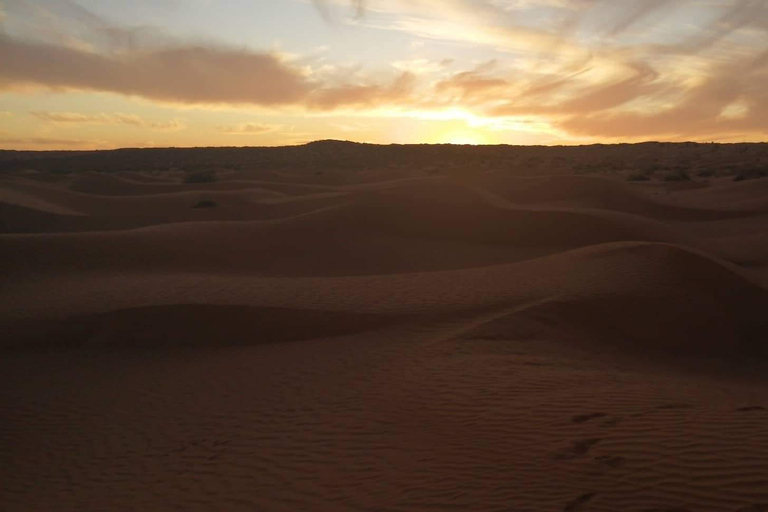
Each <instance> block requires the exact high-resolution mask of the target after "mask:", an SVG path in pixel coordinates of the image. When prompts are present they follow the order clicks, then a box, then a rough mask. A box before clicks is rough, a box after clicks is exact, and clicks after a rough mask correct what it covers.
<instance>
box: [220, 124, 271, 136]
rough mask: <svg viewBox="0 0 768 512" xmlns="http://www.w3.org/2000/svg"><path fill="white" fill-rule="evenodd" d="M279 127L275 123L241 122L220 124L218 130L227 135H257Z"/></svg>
mask: <svg viewBox="0 0 768 512" xmlns="http://www.w3.org/2000/svg"><path fill="white" fill-rule="evenodd" d="M280 128H281V126H277V125H268V124H258V123H241V124H238V125H235V126H220V127H219V131H220V132H222V133H226V134H229V135H257V134H262V133H269V132H273V131H276V130H279V129H280Z"/></svg>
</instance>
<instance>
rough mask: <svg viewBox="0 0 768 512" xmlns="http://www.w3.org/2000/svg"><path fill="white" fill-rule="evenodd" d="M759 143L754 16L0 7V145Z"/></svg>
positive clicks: (765, 33)
mask: <svg viewBox="0 0 768 512" xmlns="http://www.w3.org/2000/svg"><path fill="white" fill-rule="evenodd" d="M320 139H342V140H352V141H357V142H371V143H383V144H388V143H456V144H525V145H528V144H544V145H559V144H591V143H618V142H639V141H649V140H655V141H683V140H691V141H706V142H709V141H718V142H736V141H765V140H768V0H367V1H366V0H132V1H130V2H126V1H125V0H0V149H34V150H43V149H109V148H117V147H168V146H176V147H187V146H275V145H292V144H303V143H305V142H309V141H312V140H320Z"/></svg>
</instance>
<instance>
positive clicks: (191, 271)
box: [0, 143, 768, 512]
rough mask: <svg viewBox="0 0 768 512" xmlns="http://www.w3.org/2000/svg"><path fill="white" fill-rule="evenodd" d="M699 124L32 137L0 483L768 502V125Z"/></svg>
mask: <svg viewBox="0 0 768 512" xmlns="http://www.w3.org/2000/svg"><path fill="white" fill-rule="evenodd" d="M329 144H330V143H329ZM322 148H325V146H321V149H322ZM717 148H718V149H715V147H714V146H708V145H701V146H696V147H695V148H694V147H690V146H686V145H664V146H663V147H655V146H654V147H649V146H645V145H638V146H627V147H623V148H620V149H615V148H612V147H610V146H606V147H604V148H600V147H597V148H593V149H591V150H589V151H590V152H588V153H585V152H576V153H568V154H567V155H566V156H562V155H561V154H560V153H558V151H565V150H556V149H546V148H542V149H538V150H536V151H537V153H536V155H535V156H534V157H528V156H526V157H516V156H515V155H516V153H515V151H517V150H515V149H514V148H497V149H495V150H494V151H496V152H497V153H498V154H499V155H502V157H499V158H490V157H489V158H485V157H483V158H485V159H478V158H474V157H473V158H468V159H467V160H466V161H465V160H455V159H454V158H453V157H451V158H450V159H448V160H447V161H446V160H445V159H443V160H440V159H439V158H438V157H434V158H433V157H431V156H430V155H433V154H438V155H439V152H440V151H448V150H447V149H445V148H442V149H441V148H436V149H435V148H432V149H429V148H426V149H421V150H419V151H422V152H427V153H424V155H422V156H420V157H419V158H416V157H414V156H413V155H410V154H409V155H410V156H408V158H411V159H413V161H412V163H409V161H408V159H407V158H406V159H405V163H403V162H401V161H398V162H397V163H393V162H392V160H391V159H390V160H388V161H387V164H386V165H384V164H381V165H378V163H377V162H378V161H377V158H383V157H380V156H377V155H379V154H378V153H376V154H372V155H371V156H370V158H367V157H366V155H365V154H364V153H360V151H363V150H360V149H359V148H356V147H353V148H352V149H349V148H347V146H345V145H338V146H335V145H331V146H328V147H327V148H326V149H327V150H324V151H325V152H323V153H322V154H321V155H320V156H316V157H315V156H313V154H314V153H306V154H305V153H303V152H302V151H304V150H301V149H297V150H296V152H297V153H296V155H297V156H295V157H294V156H291V158H295V159H296V161H297V162H299V161H300V162H301V164H300V165H299V164H296V165H295V167H292V166H291V165H285V164H284V163H283V164H281V165H274V166H272V167H270V165H271V164H269V162H267V163H263V162H262V163H260V164H258V165H256V164H248V162H246V163H244V164H238V165H236V166H235V165H224V164H222V165H221V166H219V167H215V166H214V167H212V168H211V169H209V170H207V171H205V173H204V178H203V179H201V180H199V181H200V182H199V183H186V182H185V181H190V180H189V175H190V173H189V172H188V171H185V170H184V169H183V168H175V167H173V166H168V168H167V169H163V170H160V171H158V170H157V169H156V168H154V167H152V166H151V165H150V164H148V163H146V162H144V161H142V162H141V163H136V164H131V165H134V167H133V168H132V169H133V170H124V169H122V170H109V171H108V172H98V171H95V170H92V169H90V170H89V169H85V170H74V171H72V170H67V171H66V172H60V171H58V170H56V169H53V167H52V166H54V165H60V164H61V162H65V163H66V161H68V160H67V158H75V157H70V156H66V155H64V156H61V155H56V159H58V160H56V162H53V160H51V161H50V162H47V161H46V162H47V163H45V165H43V163H41V164H40V165H36V163H35V158H41V159H42V158H43V157H41V156H34V155H32V156H30V155H24V158H25V159H27V158H29V160H28V162H27V163H25V164H24V165H21V164H13V165H6V167H4V169H6V170H5V171H4V172H2V173H0V219H2V220H1V221H0V232H1V233H2V234H0V268H2V269H3V270H2V281H0V286H1V288H0V334H1V336H2V342H0V343H1V345H2V346H1V347H0V411H1V412H2V421H0V482H2V484H0V509H2V510H3V511H9V512H10V511H32V510H35V511H37V510H41V511H42V510H51V511H53V510H55V511H69V510H72V511H105V510H142V511H148V510H183V511H189V510H226V511H238V510H242V511H253V510H258V511H303V510H306V511H334V512H337V511H339V512H341V511H380V512H384V511H392V512H395V511H402V512H411V511H461V510H467V511H514V512H522V511H537V512H538V511H553V512H560V511H562V512H576V511H579V512H582V511H583V512H589V511H603V512H625V511H626V512H651V511H654V512H683V511H689V512H710V511H711V512H715V511H717V512H720V511H725V512H760V511H763V512H765V511H768V178H765V177H760V176H761V175H760V174H759V173H754V172H752V173H751V174H750V173H746V174H745V176H746V178H753V179H743V180H741V179H739V180H738V181H737V180H735V179H734V176H739V174H738V173H739V172H742V171H744V169H746V168H747V167H745V165H742V166H741V167H740V168H738V166H739V165H741V164H742V163H743V161H744V159H745V158H747V157H748V158H750V159H752V160H750V162H751V163H750V165H752V166H754V165H758V166H759V165H763V166H765V162H768V149H766V147H764V145H757V146H749V149H748V150H741V149H740V148H729V147H728V146H723V147H720V146H717ZM366 151H367V150H366ZM377 151H379V150H377ZM380 151H384V150H383V149H382V150H380ZM387 151H389V150H387ZM391 151H400V150H398V149H396V148H394V149H391ZM428 151H431V152H432V153H430V152H428ZM467 151H470V150H469V149H468V150H467ZM585 151H586V150H585ZM615 151H621V152H622V153H621V158H620V159H618V157H616V158H614V156H615ZM345 152H351V153H349V154H347V153H345ZM435 152H436V153H435ZM505 152H507V153H505ZM612 152H613V153H612ZM137 154H139V153H137ZM420 154H421V153H420ZM603 154H610V155H614V156H612V157H611V158H612V160H610V162H609V164H610V165H608V167H606V169H603V170H601V169H600V168H599V165H598V164H596V163H595V162H603V163H605V162H606V160H605V159H602V160H601V158H602V157H600V155H603ZM141 155H144V153H141ZM505 155H506V156H505ZM510 155H511V156H510ZM552 155H554V156H552ZM595 155H597V156H595ZM680 155H683V156H682V157H681V156H680ZM745 155H747V156H745ZM86 157H87V158H94V157H92V155H84V156H82V158H86ZM694 157H695V158H694ZM9 158H10V157H9ZM14 158H16V157H14ZM77 158H81V157H80V156H78V157H77ZM114 158H117V157H114ZM164 158H165V156H164ZM280 158H283V157H282V156H281V157H280ZM312 158H317V161H316V162H315V161H314V160H312ZM345 158H348V159H349V160H350V161H352V162H354V163H355V165H354V166H352V168H348V167H349V166H339V165H336V166H335V167H334V166H333V165H330V164H329V163H328V162H334V161H344V159H345ZM431 158H433V159H432V160H430V159H431ZM718 158H719V159H718ZM334 159H336V160H334ZM650 159H652V160H653V161H654V162H657V164H655V165H656V166H657V167H658V170H657V169H656V168H651V167H643V168H642V169H641V172H642V173H644V174H643V178H638V175H637V172H639V171H638V170H637V169H638V164H637V162H644V161H648V160H650ZM740 159H741V160H740ZM6 160H7V159H6ZM25 161H26V160H25ZM82 161H83V162H85V161H86V160H82ZM87 161H88V162H90V160H87ZM379 161H380V160H379ZM41 162H44V159H43V160H41ZM52 162H53V163H52ZM73 162H74V160H73ZM360 162H362V163H360ZM425 162H426V163H425ZM434 162H438V163H437V164H435V163H434ZM617 162H618V163H617ZM670 162H671V163H670ZM734 162H735V165H736V167H737V168H736V169H735V170H734V169H733V168H731V167H728V166H729V165H732V164H733V163H734ZM625 164H626V166H629V167H630V168H629V169H624V167H622V166H623V165H625ZM667 164H669V165H667ZM4 165H5V164H4ZM73 165H74V164H73ZM126 165H127V164H126ZM164 165H167V164H164ZM665 166H666V167H665ZM643 169H644V170H643ZM750 169H753V167H750ZM747 170H748V169H747ZM195 172H198V171H195ZM680 173H683V174H684V176H682V177H681V176H680ZM745 176H742V177H745ZM192 181H195V180H192ZM206 205H207V206H208V207H205V206H206Z"/></svg>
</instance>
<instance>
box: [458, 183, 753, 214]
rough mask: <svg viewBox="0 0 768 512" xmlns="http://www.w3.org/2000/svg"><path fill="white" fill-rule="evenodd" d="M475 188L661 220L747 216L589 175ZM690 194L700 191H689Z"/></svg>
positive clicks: (526, 200) (521, 201) (513, 198)
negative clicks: (673, 199)
mask: <svg viewBox="0 0 768 512" xmlns="http://www.w3.org/2000/svg"><path fill="white" fill-rule="evenodd" d="M473 183H475V184H476V185H478V186H480V187H482V188H484V189H486V190H488V191H490V192H493V193H495V194H498V195H499V196H501V197H503V198H505V199H507V200H508V201H510V202H512V203H513V204H516V205H532V204H539V205H549V206H561V207H569V208H594V209H600V210H610V211H616V212H623V213H630V214H634V215H640V216H643V217H650V218H655V219H660V220H687V221H707V220H717V219H723V218H732V217H744V216H745V215H748V214H749V213H752V212H750V211H747V212H740V211H729V209H728V208H729V206H731V205H728V204H719V203H718V202H706V201H701V202H692V203H691V204H690V205H687V204H684V205H680V204H672V203H670V202H668V201H664V199H663V196H654V195H652V194H651V193H650V192H648V191H643V190H638V189H637V188H633V187H632V186H631V185H629V184H627V183H622V182H619V181H616V180H615V179H609V178H601V177H592V176H547V177H536V178H518V177H514V176H506V175H503V174H499V173H495V174H486V175H481V176H480V177H478V178H476V179H475V180H473ZM689 193H690V194H691V195H694V194H697V193H701V191H700V190H695V191H691V192H689Z"/></svg>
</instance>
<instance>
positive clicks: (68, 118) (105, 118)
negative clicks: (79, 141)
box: [30, 111, 186, 131]
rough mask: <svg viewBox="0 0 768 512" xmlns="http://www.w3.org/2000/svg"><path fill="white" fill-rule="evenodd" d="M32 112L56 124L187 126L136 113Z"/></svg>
mask: <svg viewBox="0 0 768 512" xmlns="http://www.w3.org/2000/svg"><path fill="white" fill-rule="evenodd" d="M30 114H31V115H32V116H34V117H36V118H37V119H39V120H41V121H45V122H50V123H55V124H69V125H88V124H109V125H121V124H122V125H129V126H136V127H139V128H149V129H151V130H157V131H179V130H183V129H184V128H186V125H185V124H184V122H182V121H180V120H178V119H171V120H170V121H150V120H147V119H143V118H141V117H139V116H137V115H135V114H123V113H114V114H106V113H103V112H100V113H97V114H82V113H79V112H45V111H32V112H30Z"/></svg>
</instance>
